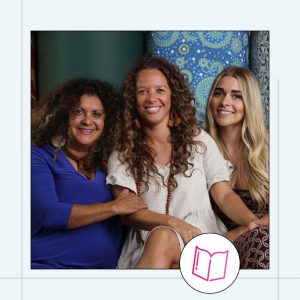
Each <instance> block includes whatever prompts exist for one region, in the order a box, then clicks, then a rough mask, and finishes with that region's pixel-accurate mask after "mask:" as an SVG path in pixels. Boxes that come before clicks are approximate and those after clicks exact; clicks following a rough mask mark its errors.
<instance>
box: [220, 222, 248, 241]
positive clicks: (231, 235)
mask: <svg viewBox="0 0 300 300" xmlns="http://www.w3.org/2000/svg"><path fill="white" fill-rule="evenodd" d="M247 231H249V228H248V227H247V226H238V227H236V228H234V229H232V230H230V231H228V232H226V233H225V234H224V237H226V238H227V239H228V240H230V241H231V242H232V243H233V242H234V241H235V240H236V239H237V238H238V237H239V236H241V235H242V234H243V233H245V232H247Z"/></svg>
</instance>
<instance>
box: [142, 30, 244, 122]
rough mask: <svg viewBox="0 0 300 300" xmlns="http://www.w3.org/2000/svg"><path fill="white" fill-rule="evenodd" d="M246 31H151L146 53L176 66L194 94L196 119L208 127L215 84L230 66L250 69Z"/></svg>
mask: <svg viewBox="0 0 300 300" xmlns="http://www.w3.org/2000/svg"><path fill="white" fill-rule="evenodd" d="M248 44H249V32H247V31H151V32H147V33H146V50H147V53H148V54H150V55H156V56H163V57H165V58H166V59H168V60H169V61H170V62H172V63H173V64H176V65H177V66H178V67H179V69H180V70H181V72H182V73H183V74H184V76H185V77H186V78H187V79H188V81H189V83H190V85H191V87H192V89H193V90H194V95H195V106H196V109H197V118H198V119H199V120H200V121H201V122H203V125H205V124H204V123H205V122H204V121H205V108H206V103H207V98H208V94H209V91H210V88H211V85H212V82H213V80H214V78H215V77H216V75H218V74H219V73H220V72H221V71H222V70H223V69H224V68H226V67H228V66H230V65H237V66H243V67H247V68H248V67H249V46H248Z"/></svg>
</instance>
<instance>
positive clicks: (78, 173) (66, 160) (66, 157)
mask: <svg viewBox="0 0 300 300" xmlns="http://www.w3.org/2000/svg"><path fill="white" fill-rule="evenodd" d="M60 153H61V155H62V158H63V159H64V160H65V162H66V167H67V168H69V170H71V171H72V172H74V173H76V174H77V175H79V176H80V177H81V178H84V179H85V180H86V181H88V182H93V181H95V180H96V178H97V170H95V177H94V178H93V179H88V178H87V177H86V176H85V175H84V174H82V173H80V172H79V171H78V170H76V169H75V168H74V166H73V165H72V163H71V162H70V160H69V158H68V156H67V154H66V153H65V152H64V151H63V149H60Z"/></svg>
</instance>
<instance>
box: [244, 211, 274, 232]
mask: <svg viewBox="0 0 300 300" xmlns="http://www.w3.org/2000/svg"><path fill="white" fill-rule="evenodd" d="M256 227H269V214H266V215H264V216H263V217H261V218H260V219H257V220H254V221H252V222H250V223H249V224H248V230H252V229H254V228H256Z"/></svg>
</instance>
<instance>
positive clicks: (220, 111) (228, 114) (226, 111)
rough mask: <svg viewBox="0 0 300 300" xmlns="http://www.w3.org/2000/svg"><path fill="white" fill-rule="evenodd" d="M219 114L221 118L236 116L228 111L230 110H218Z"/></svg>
mask: <svg viewBox="0 0 300 300" xmlns="http://www.w3.org/2000/svg"><path fill="white" fill-rule="evenodd" d="M217 112H218V115H219V116H225V117H226V116H230V115H232V114H234V112H232V111H228V110H224V109H218V110H217Z"/></svg>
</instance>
